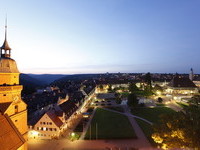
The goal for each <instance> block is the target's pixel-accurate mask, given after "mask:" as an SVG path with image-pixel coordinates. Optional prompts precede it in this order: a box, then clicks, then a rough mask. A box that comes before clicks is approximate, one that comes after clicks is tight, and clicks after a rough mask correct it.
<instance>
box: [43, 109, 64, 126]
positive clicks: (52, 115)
mask: <svg viewBox="0 0 200 150" xmlns="http://www.w3.org/2000/svg"><path fill="white" fill-rule="evenodd" d="M46 114H47V115H48V116H49V118H50V119H51V120H52V121H53V122H54V123H55V125H56V126H57V127H59V128H60V127H61V126H62V125H63V122H62V121H61V120H60V119H59V117H58V116H57V115H56V114H55V111H53V110H50V111H48V112H47V113H46Z"/></svg>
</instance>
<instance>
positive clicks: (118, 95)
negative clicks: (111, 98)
mask: <svg viewBox="0 0 200 150" xmlns="http://www.w3.org/2000/svg"><path fill="white" fill-rule="evenodd" d="M121 97H122V95H121V94H120V93H115V102H116V103H117V104H121V102H122V98H121Z"/></svg>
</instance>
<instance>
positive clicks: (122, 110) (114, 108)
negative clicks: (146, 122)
mask: <svg viewBox="0 0 200 150" xmlns="http://www.w3.org/2000/svg"><path fill="white" fill-rule="evenodd" d="M107 109H112V110H115V111H119V112H122V113H123V112H124V109H123V108H122V107H107Z"/></svg>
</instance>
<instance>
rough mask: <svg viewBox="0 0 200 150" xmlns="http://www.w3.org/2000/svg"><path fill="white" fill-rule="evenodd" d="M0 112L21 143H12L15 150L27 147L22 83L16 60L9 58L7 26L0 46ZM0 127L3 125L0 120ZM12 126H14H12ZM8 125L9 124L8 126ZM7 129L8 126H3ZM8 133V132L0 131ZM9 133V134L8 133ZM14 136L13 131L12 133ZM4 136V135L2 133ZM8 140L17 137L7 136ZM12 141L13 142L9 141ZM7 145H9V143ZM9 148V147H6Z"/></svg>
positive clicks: (1, 141) (2, 141) (25, 113)
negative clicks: (20, 82) (20, 83)
mask: <svg viewBox="0 0 200 150" xmlns="http://www.w3.org/2000/svg"><path fill="white" fill-rule="evenodd" d="M0 52H1V53H0V56H1V58H0V113H1V115H3V116H4V118H5V116H7V118H8V119H7V122H9V120H11V121H12V122H9V124H10V126H11V127H12V128H14V129H13V132H15V133H16V134H17V135H18V137H19V138H20V140H19V142H20V143H21V142H22V143H21V144H19V143H18V144H17V145H13V146H15V148H16V149H17V150H26V149H27V142H26V141H27V129H28V128H27V109H26V104H25V103H24V102H23V101H22V99H21V91H22V85H19V74H20V72H19V71H18V68H17V65H16V62H15V60H14V59H12V58H11V48H10V47H9V45H8V42H7V26H5V41H4V43H3V45H2V47H1V48H0ZM2 118H3V117H2ZM1 121H2V122H1V124H0V126H1V127H0V129H2V126H3V125H5V124H4V123H3V120H1ZM13 126H14V127H13ZM8 127H9V126H8ZM3 129H4V130H7V129H8V128H3ZM0 132H1V133H5V134H8V132H4V131H0ZM8 135H9V134H8ZM12 135H13V136H14V133H13V134H12ZM3 136H4V137H5V136H6V135H3ZM9 138H10V140H15V139H19V138H12V136H10V137H8V139H9ZM4 142H5V141H4V139H3V138H0V145H2V144H3V143H4ZM11 143H13V142H11ZM7 146H10V145H9V143H8V145H7ZM0 149H1V148H0ZM8 149H9V148H8Z"/></svg>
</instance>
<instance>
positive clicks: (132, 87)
mask: <svg viewBox="0 0 200 150" xmlns="http://www.w3.org/2000/svg"><path fill="white" fill-rule="evenodd" d="M128 90H129V92H130V93H134V92H135V91H138V90H139V89H138V87H137V86H136V85H135V84H134V83H130V84H129V87H128Z"/></svg>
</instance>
